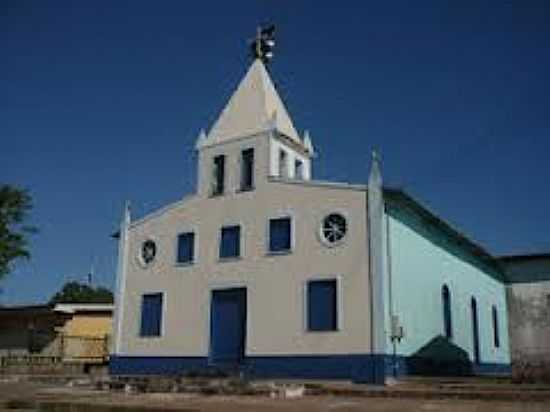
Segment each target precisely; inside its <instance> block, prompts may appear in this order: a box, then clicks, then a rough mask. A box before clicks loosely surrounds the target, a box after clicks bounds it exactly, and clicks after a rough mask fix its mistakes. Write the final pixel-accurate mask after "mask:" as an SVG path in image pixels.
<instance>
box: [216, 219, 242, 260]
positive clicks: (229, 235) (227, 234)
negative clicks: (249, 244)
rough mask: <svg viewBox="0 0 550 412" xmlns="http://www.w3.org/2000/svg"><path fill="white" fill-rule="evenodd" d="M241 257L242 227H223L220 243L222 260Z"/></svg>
mask: <svg viewBox="0 0 550 412" xmlns="http://www.w3.org/2000/svg"><path fill="white" fill-rule="evenodd" d="M239 256H241V228H240V226H226V227H223V228H222V234H221V241H220V259H223V258H232V257H239Z"/></svg>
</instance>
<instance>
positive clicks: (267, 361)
mask: <svg viewBox="0 0 550 412" xmlns="http://www.w3.org/2000/svg"><path fill="white" fill-rule="evenodd" d="M411 366H412V365H411V358H408V357H405V356H397V357H395V358H394V357H393V356H392V355H373V354H363V355H362V354H359V355H319V356H317V355H291V356H247V357H246V358H245V359H244V361H243V363H242V364H241V365H239V368H238V369H239V370H240V371H242V372H244V373H245V374H247V375H249V376H251V377H256V378H294V379H344V380H351V381H353V382H356V383H375V384H383V383H384V379H385V377H386V376H394V374H395V376H405V375H409V374H411V375H412V374H417V373H416V372H415V370H414V368H413V367H411ZM209 368H215V367H213V366H212V365H210V364H209V361H208V358H207V357H198V356H197V357H181V356H116V355H113V356H111V360H110V364H109V372H110V373H111V374H112V375H182V374H186V373H190V372H200V371H204V370H207V369H209ZM510 371H511V368H510V365H509V364H497V363H483V364H480V365H472V367H471V372H473V373H474V374H475V375H487V374H510Z"/></svg>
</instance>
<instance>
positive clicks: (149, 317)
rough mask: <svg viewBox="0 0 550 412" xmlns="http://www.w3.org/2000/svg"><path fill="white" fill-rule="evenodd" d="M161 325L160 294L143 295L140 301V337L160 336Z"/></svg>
mask: <svg viewBox="0 0 550 412" xmlns="http://www.w3.org/2000/svg"><path fill="white" fill-rule="evenodd" d="M161 325H162V293H151V294H147V295H143V298H142V301H141V327H140V336H160V331H161Z"/></svg>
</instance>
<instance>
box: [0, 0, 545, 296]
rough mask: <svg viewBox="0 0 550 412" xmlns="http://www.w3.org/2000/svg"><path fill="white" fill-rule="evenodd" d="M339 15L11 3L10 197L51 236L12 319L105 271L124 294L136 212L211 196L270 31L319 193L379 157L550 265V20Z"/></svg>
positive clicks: (462, 220)
mask: <svg viewBox="0 0 550 412" xmlns="http://www.w3.org/2000/svg"><path fill="white" fill-rule="evenodd" d="M326 3H327V4H324V3H323V2H319V1H316V2H314V1H293V2H290V1H288V2H284V1H274V0H273V1H267V0H264V1H240V2H222V1H219V2H212V1H203V2H186V1H157V2H150V1H103V0H96V1H93V2H77V1H62V0H61V1H56V2H43V1H20V0H4V1H2V4H1V5H0V44H1V48H0V53H1V58H0V141H1V151H0V182H2V183H12V184H16V185H20V186H23V187H25V188H28V189H29V190H30V192H31V194H32V196H33V198H34V203H35V208H34V210H33V212H32V222H33V223H34V224H35V225H37V226H38V227H39V229H40V232H39V233H38V234H37V235H35V236H33V238H32V249H31V251H32V260H31V261H30V262H28V263H25V262H21V263H20V264H18V265H17V266H16V270H15V271H14V273H12V274H11V275H10V276H9V277H8V278H7V279H6V280H3V281H2V282H1V284H0V287H2V288H3V294H2V295H0V303H4V304H15V303H31V302H40V301H43V300H46V299H48V298H49V296H51V295H52V294H53V293H54V292H55V291H56V290H57V289H58V288H59V287H61V285H62V284H63V283H64V282H65V281H67V280H80V279H84V276H85V275H86V273H87V272H88V270H89V268H90V265H91V264H92V262H93V264H94V268H95V275H96V276H95V281H96V282H97V283H98V284H101V285H106V286H112V285H113V283H114V274H115V267H116V265H115V263H116V244H115V242H114V241H113V240H111V239H110V238H109V235H110V233H112V232H113V230H114V229H115V228H116V225H117V222H118V220H119V216H120V213H121V209H122V205H123V202H124V200H125V199H130V200H131V201H132V205H133V209H134V213H135V214H136V215H143V214H144V213H146V212H147V211H150V210H152V209H154V208H157V207H160V206H162V205H165V204H167V203H169V202H172V201H175V200H177V199H179V198H181V197H182V196H183V195H184V194H186V193H188V192H190V191H191V190H193V187H194V182H195V160H196V159H195V157H194V154H193V150H192V147H193V143H194V140H195V138H196V136H197V134H198V131H199V130H200V129H201V128H206V129H208V128H209V127H210V126H211V125H212V122H213V121H214V120H215V118H216V116H217V114H218V113H219V111H220V110H221V109H222V107H223V105H224V104H225V102H226V100H227V98H228V97H229V96H230V94H231V92H232V91H233V90H234V88H235V87H236V85H237V83H238V81H239V80H240V78H241V77H242V76H243V75H244V73H245V71H246V69H247V65H248V64H249V59H248V56H247V50H248V49H247V44H246V41H247V39H249V38H251V37H252V36H253V35H254V32H255V27H256V26H257V24H258V23H259V22H264V21H273V22H274V23H275V24H276V25H277V29H278V32H277V40H278V44H277V49H276V56H275V60H274V62H273V64H272V67H271V71H272V73H273V77H274V80H275V82H276V83H277V86H278V88H279V91H280V93H281V95H282V96H283V98H284V99H285V101H286V102H287V104H288V108H289V111H290V113H291V115H292V117H293V119H294V121H295V124H296V126H297V128H298V129H299V130H303V129H306V128H307V129H309V130H310V131H311V135H312V138H313V140H314V144H315V145H316V148H317V149H318V151H319V154H320V155H319V157H318V158H317V160H316V162H315V164H314V176H315V177H316V178H320V179H331V180H339V181H352V182H366V180H367V176H368V169H369V163H370V161H369V158H370V151H371V150H372V149H373V148H376V149H377V150H379V152H380V153H381V156H382V159H383V173H384V179H385V181H386V183H387V184H391V185H397V186H401V187H403V188H405V189H406V190H407V191H409V192H410V193H411V194H412V195H413V196H415V197H417V198H418V199H420V200H421V201H423V202H424V203H425V204H426V205H428V206H429V207H430V208H431V209H432V210H434V211H436V212H437V213H438V214H439V215H440V216H442V217H444V218H446V219H447V220H448V221H450V222H451V223H453V224H454V225H456V226H458V227H459V228H461V229H462V230H463V231H464V232H466V233H467V234H468V235H470V236H471V238H472V239H474V240H476V241H479V242H481V243H482V244H483V245H484V246H485V247H486V248H487V249H488V250H489V251H490V252H492V253H494V254H504V253H522V252H537V251H549V250H550V230H549V225H548V210H550V191H549V190H548V181H549V180H550V167H549V165H548V157H549V154H550V104H549V99H550V97H549V96H550V80H549V76H548V73H549V72H550V53H549V46H548V44H549V43H548V41H549V40H550V25H549V24H548V21H550V8H549V7H548V6H547V5H545V2H544V1H535V0H532V1H528V2H525V1H508V2H503V1H452V2H441V1H420V2H414V3H413V2H408V1H394V2H367V1H364V2H358V1H357V2H356V1H353V2H351V1H350V2H347V1H340V2H337V3H331V2H326ZM382 3H383V4H382ZM328 4H338V6H337V7H329V6H328Z"/></svg>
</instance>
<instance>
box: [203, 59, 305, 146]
mask: <svg viewBox="0 0 550 412" xmlns="http://www.w3.org/2000/svg"><path fill="white" fill-rule="evenodd" d="M272 123H274V124H272ZM272 126H274V127H272ZM269 129H275V130H277V131H278V132H280V133H283V134H285V135H287V136H288V137H290V138H291V139H293V140H295V141H296V142H299V143H301V140H300V138H299V136H298V133H297V132H296V129H295V128H294V125H293V123H292V120H291V119H290V116H289V114H288V112H287V110H286V108H285V106H284V104H283V102H282V100H281V98H280V96H279V94H278V93H277V90H275V86H274V85H273V82H272V80H271V78H270V76H269V73H268V72H267V70H266V68H265V66H264V64H263V63H262V61H261V60H260V59H256V60H254V62H253V63H252V65H251V66H250V68H249V69H248V72H247V73H246V75H245V77H244V78H243V79H242V81H241V83H240V84H239V86H238V88H237V90H236V91H235V93H233V96H231V98H230V99H229V102H228V103H227V105H226V106H225V108H224V109H223V111H222V113H221V114H220V116H219V118H218V120H217V121H216V122H215V123H214V126H213V127H212V129H211V130H210V133H208V137H209V140H211V141H212V143H219V142H223V141H227V140H231V139H234V138H239V137H244V136H250V135H252V134H255V133H259V132H262V131H265V130H269Z"/></svg>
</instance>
